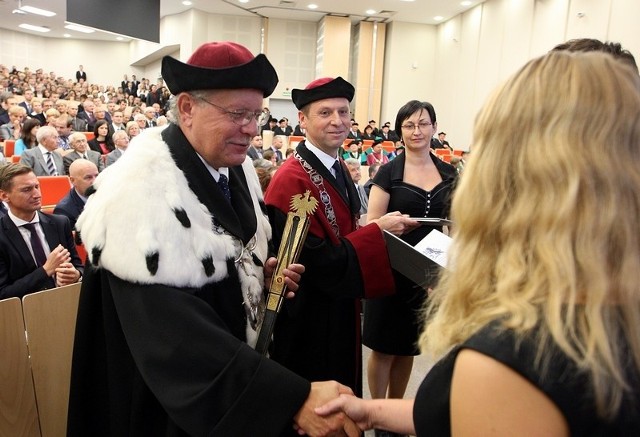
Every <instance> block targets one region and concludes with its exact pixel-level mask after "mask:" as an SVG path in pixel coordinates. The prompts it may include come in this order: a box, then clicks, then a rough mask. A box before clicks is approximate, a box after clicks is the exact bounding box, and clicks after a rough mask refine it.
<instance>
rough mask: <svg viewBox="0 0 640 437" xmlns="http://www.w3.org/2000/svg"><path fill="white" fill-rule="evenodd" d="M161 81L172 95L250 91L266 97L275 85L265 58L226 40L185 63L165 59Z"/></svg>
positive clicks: (210, 45) (207, 46)
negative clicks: (232, 90)
mask: <svg viewBox="0 0 640 437" xmlns="http://www.w3.org/2000/svg"><path fill="white" fill-rule="evenodd" d="M162 78H163V79H164V81H165V82H166V84H167V86H168V87H169V90H170V91H171V93H172V94H174V95H176V94H179V93H181V92H183V91H194V90H207V89H240V88H253V89H258V90H261V91H262V92H263V95H264V96H265V97H267V96H269V95H271V93H272V92H273V90H274V89H275V88H276V85H277V84H278V75H277V73H276V70H275V69H274V68H273V65H271V63H270V62H269V60H268V59H267V57H266V56H265V55H263V54H259V55H258V56H255V57H254V56H253V54H252V53H251V52H250V51H249V50H248V49H247V48H246V47H244V46H242V45H240V44H237V43H234V42H229V41H224V42H210V43H205V44H203V45H201V46H200V47H198V48H197V49H196V51H195V52H193V54H192V55H191V57H190V58H189V60H187V63H186V64H185V63H184V62H180V61H178V60H177V59H174V58H172V57H170V56H165V57H164V58H162Z"/></svg>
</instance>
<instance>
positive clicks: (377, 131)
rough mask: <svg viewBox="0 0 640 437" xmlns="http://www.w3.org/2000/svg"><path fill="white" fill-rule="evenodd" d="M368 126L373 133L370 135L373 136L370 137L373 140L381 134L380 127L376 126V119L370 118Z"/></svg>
mask: <svg viewBox="0 0 640 437" xmlns="http://www.w3.org/2000/svg"><path fill="white" fill-rule="evenodd" d="M367 126H369V127H370V128H371V134H370V135H371V137H372V138H369V139H371V140H373V139H374V138H375V137H378V136H380V129H378V128H377V127H376V126H377V123H376V121H375V120H369V124H367ZM364 130H365V131H366V130H367V128H366V127H365V128H364Z"/></svg>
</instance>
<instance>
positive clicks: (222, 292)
mask: <svg viewBox="0 0 640 437" xmlns="http://www.w3.org/2000/svg"><path fill="white" fill-rule="evenodd" d="M162 138H163V139H164V141H165V142H166V143H168V144H169V145H170V146H169V147H170V151H171V155H172V157H173V160H174V161H175V164H176V165H177V166H178V168H180V169H181V170H182V171H183V172H184V174H185V176H186V177H187V180H188V184H189V187H190V188H191V190H192V191H193V192H194V193H195V194H196V195H197V197H198V200H199V201H200V202H201V203H202V204H203V205H204V206H206V208H208V209H209V211H210V212H211V213H212V214H213V215H214V216H215V217H216V219H215V220H217V221H218V222H219V223H220V224H221V225H223V226H224V227H225V228H226V229H227V230H228V231H229V232H230V233H232V234H234V235H236V236H238V237H239V238H240V239H242V241H243V242H244V243H246V242H247V241H248V239H249V238H251V236H252V235H253V232H254V231H255V228H256V221H255V215H254V212H253V205H252V204H251V199H250V194H249V192H248V190H247V189H246V184H245V186H243V184H242V181H243V180H244V174H243V172H242V169H241V168H240V167H237V168H231V169H229V170H230V175H231V177H230V186H231V191H232V193H233V194H232V198H233V207H231V206H230V205H229V204H228V203H227V201H226V199H224V197H223V194H222V192H221V191H220V189H219V188H218V187H217V185H216V184H215V182H214V181H213V178H212V177H211V175H210V174H209V173H208V171H207V170H206V168H205V167H204V165H203V164H202V162H201V161H200V159H199V158H198V156H197V155H196V153H195V152H194V150H193V148H192V147H191V146H190V145H189V143H188V142H187V140H186V138H185V137H184V136H183V134H182V132H181V131H180V130H179V128H178V127H176V126H174V125H171V126H169V127H168V128H167V129H166V130H165V131H163V133H162ZM107 189H109V187H107ZM153 189H156V187H150V191H151V190H153ZM99 190H100V187H98V191H99ZM85 211H86V209H85ZM142 214H143V211H141V215H142ZM240 218H242V219H240ZM141 220H142V221H141V223H140V224H132V226H134V225H135V226H137V225H143V224H144V223H143V222H144V218H143V219H141ZM176 224H177V222H176ZM178 226H179V225H178ZM168 231H169V230H168ZM87 250H88V251H90V252H91V253H92V254H93V255H94V256H95V254H96V252H95V250H97V248H91V247H87ZM123 250H126V249H124V248H123ZM94 262H95V259H94ZM227 266H228V270H229V274H228V276H227V277H226V278H224V279H223V280H222V281H220V282H217V283H209V284H206V285H205V286H202V287H200V288H187V287H184V288H177V287H172V286H164V285H157V284H155V285H142V284H136V283H133V282H128V281H125V280H122V279H120V278H118V277H116V276H115V275H114V274H112V273H111V272H109V271H107V270H105V269H97V268H95V267H91V268H88V269H87V272H86V274H85V277H84V281H83V286H82V292H81V296H80V303H79V310H78V319H77V325H76V340H75V344H74V356H73V369H72V377H71V393H70V401H69V416H68V417H69V419H68V435H69V436H187V435H191V436H276V435H279V434H280V433H281V432H283V431H286V430H289V429H290V428H291V426H292V420H293V416H294V415H295V414H296V412H297V411H298V410H299V408H300V406H301V405H302V403H303V402H304V400H305V399H306V397H307V395H308V392H309V390H310V384H309V382H307V381H305V380H304V379H302V378H300V377H298V376H297V375H295V374H293V373H292V372H290V371H288V370H286V369H284V368H283V367H281V366H280V365H278V364H276V363H275V362H273V361H271V360H268V359H266V358H263V357H261V356H259V355H258V354H257V353H256V352H255V351H254V350H253V349H251V348H250V347H249V346H248V345H247V344H246V343H244V340H245V337H246V334H245V327H246V314H245V311H244V308H243V305H242V301H243V298H242V293H241V290H240V286H239V280H238V273H237V271H236V270H235V267H234V262H233V260H229V261H228V262H227ZM199 267H200V268H201V267H202V266H186V265H185V266H176V268H186V269H195V268H199Z"/></svg>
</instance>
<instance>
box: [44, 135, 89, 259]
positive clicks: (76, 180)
mask: <svg viewBox="0 0 640 437" xmlns="http://www.w3.org/2000/svg"><path fill="white" fill-rule="evenodd" d="M81 135H82V134H81ZM97 177H98V167H96V165H95V164H94V163H93V162H91V161H88V160H86V159H76V160H75V161H73V162H72V163H71V165H70V166H69V179H70V180H71V185H72V188H71V190H69V193H67V195H66V196H64V197H63V198H62V199H60V201H59V202H58V203H57V205H56V207H55V209H54V210H53V213H54V214H60V215H64V216H66V217H68V218H69V222H70V223H71V227H72V228H75V226H76V221H77V220H78V217H79V216H80V214H81V213H82V210H83V209H84V204H85V203H86V202H87V197H86V194H87V189H89V187H90V186H91V185H93V181H95V179H96V178H97ZM83 261H84V260H83Z"/></svg>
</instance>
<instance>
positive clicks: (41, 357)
mask: <svg viewBox="0 0 640 437" xmlns="http://www.w3.org/2000/svg"><path fill="white" fill-rule="evenodd" d="M79 296H80V284H72V285H67V286H65V287H60V288H54V289H51V290H45V291H41V292H38V293H33V294H28V295H26V296H25V297H23V298H22V300H21V299H19V298H17V297H13V298H10V299H5V300H1V301H0V350H1V351H2V359H0V376H1V377H0V406H2V413H1V414H0V435H1V436H34V437H35V436H38V437H40V436H42V437H45V436H63V435H66V429H67V409H68V403H69V381H70V378H71V358H72V355H73V339H74V334H75V325H76V314H77V312H78V299H79ZM27 340H28V341H27Z"/></svg>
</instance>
